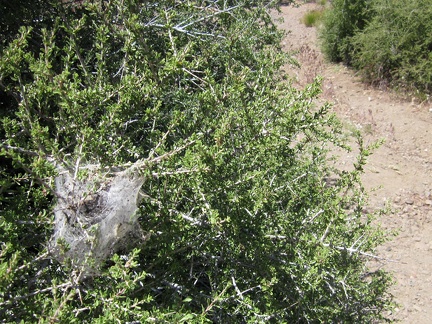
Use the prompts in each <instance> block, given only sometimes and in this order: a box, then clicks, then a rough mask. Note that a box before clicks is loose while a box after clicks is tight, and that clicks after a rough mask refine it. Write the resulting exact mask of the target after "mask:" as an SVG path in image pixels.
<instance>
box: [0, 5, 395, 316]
mask: <svg viewBox="0 0 432 324" xmlns="http://www.w3.org/2000/svg"><path fill="white" fill-rule="evenodd" d="M22 4H24V2H23V3H22ZM28 5H29V6H30V7H29V10H28V11H27V10H24V11H21V10H18V9H17V10H15V11H14V10H12V11H8V13H9V14H8V16H7V21H9V22H8V27H7V28H5V29H2V32H3V31H4V32H3V34H2V38H1V41H2V42H1V48H0V49H1V56H0V91H1V92H0V105H1V110H0V111H1V129H0V140H1V159H2V161H1V162H2V163H1V170H0V174H1V179H0V181H1V189H0V211H1V214H0V225H1V227H0V242H2V243H1V252H0V318H1V320H2V321H3V322H24V323H31V322H41V323H46V322H50V323H53V322H61V323H89V322H92V323H93V322H95V323H115V322H119V323H124V322H134V323H137V322H141V323H144V322H158V323H182V322H187V323H203V322H209V323H212V322H213V323H246V322H251V323H260V322H267V321H271V322H275V323H276V322H287V323H303V322H356V323H357V322H364V323H369V322H371V321H372V320H378V319H382V318H383V316H384V314H385V311H386V310H387V309H388V308H389V307H390V305H391V298H390V296H389V295H388V294H387V288H388V286H389V284H390V278H389V276H388V275H387V274H386V273H385V272H383V271H380V270H379V271H372V270H370V269H368V268H367V267H366V261H367V260H368V258H370V257H373V255H372V254H373V251H374V249H375V247H376V246H377V245H378V244H380V242H382V240H383V236H382V233H381V232H380V231H379V230H378V229H376V228H374V227H372V226H371V221H372V219H373V217H374V215H371V214H367V213H365V212H364V210H365V205H366V203H367V197H366V193H365V192H364V189H363V186H362V185H361V182H360V180H359V176H360V173H361V172H362V169H363V166H364V164H365V162H366V158H367V156H368V155H369V154H370V150H371V149H372V147H365V146H364V145H363V142H362V139H361V137H358V144H359V150H360V153H359V156H358V158H357V160H355V161H353V168H352V171H349V172H348V171H343V172H342V171H338V170H335V169H333V168H332V167H331V163H330V162H329V161H330V159H331V156H329V154H328V150H329V149H330V148H331V147H334V146H340V147H342V148H345V149H348V148H346V146H345V145H344V144H343V143H341V142H340V140H339V138H340V126H339V123H338V121H337V120H336V119H335V117H334V116H333V115H331V114H329V112H328V110H329V106H328V105H323V106H315V105H314V103H313V102H314V98H316V96H317V95H318V94H319V93H320V80H319V79H317V80H315V81H314V82H313V83H312V84H310V85H308V86H307V87H306V88H305V89H303V90H295V89H294V88H293V87H291V86H290V84H289V83H288V82H286V80H285V79H286V78H285V76H284V75H283V72H282V69H281V68H282V67H283V65H284V64H285V62H286V60H287V58H286V57H285V56H284V55H283V54H282V51H281V48H280V45H279V44H280V41H281V37H282V35H281V33H280V32H279V31H278V30H277V29H276V27H275V26H274V25H273V23H272V19H271V16H270V14H269V10H270V9H271V8H273V7H274V4H273V3H271V2H261V1H241V0H239V1H228V2H227V1H172V0H164V1H158V2H154V1H134V0H129V1H121V0H112V1H96V0H95V1H87V2H81V1H49V0H47V1H40V2H35V3H34V5H35V6H36V7H35V9H34V10H31V8H32V4H28ZM16 8H21V7H20V6H19V7H16ZM21 16H23V17H25V19H24V18H23V19H21ZM5 21H6V20H5ZM130 166H135V167H136V168H137V169H139V175H140V177H142V179H143V185H142V188H141V190H140V196H141V198H142V199H141V200H140V202H139V211H138V218H137V221H138V223H137V226H139V227H140V228H141V229H142V235H143V237H142V238H141V240H138V242H135V241H134V242H135V243H134V244H132V240H131V242H130V243H131V244H130V245H128V244H125V245H124V246H123V247H122V248H120V249H116V250H113V251H112V253H111V256H110V258H109V259H107V260H102V261H103V262H98V260H97V259H95V258H93V255H92V253H91V252H90V254H89V255H86V257H88V259H87V261H88V262H89V263H92V264H91V267H92V268H93V269H95V270H97V271H95V273H93V274H92V275H91V274H88V273H87V271H86V267H85V265H83V264H82V263H80V262H77V260H76V259H75V258H74V255H72V256H71V257H70V258H66V259H59V258H58V257H57V256H56V255H55V254H54V253H53V251H52V250H51V246H50V244H48V242H50V241H51V240H52V237H53V229H54V227H55V225H56V224H55V222H56V218H54V216H53V214H54V209H55V206H56V203H57V202H58V201H59V200H61V199H63V200H64V197H62V194H64V192H61V191H59V188H61V186H60V185H59V184H60V182H59V181H62V180H61V179H63V178H62V174H69V175H70V177H71V179H73V181H74V183H75V184H76V185H77V186H78V185H79V186H83V185H86V190H87V192H88V196H85V197H81V198H80V199H78V201H76V202H75V204H73V205H71V206H69V210H71V211H73V212H74V213H75V214H74V215H80V213H81V215H84V216H85V215H96V216H98V213H97V210H96V211H93V214H91V213H89V212H88V210H86V206H89V205H88V202H89V198H92V197H96V198H97V197H99V198H100V197H101V196H98V195H99V193H100V190H99V189H100V188H103V185H106V186H108V185H109V184H110V181H111V180H110V179H112V177H113V174H116V173H118V172H120V171H121V170H125V169H127V168H129V167H130ZM94 179H98V180H97V181H98V182H95V181H94ZM95 183H102V184H101V186H100V187H98V186H96V185H95ZM74 192H75V191H74V189H73V188H72V189H71V190H70V193H72V194H73V193H74ZM68 198H76V197H75V196H72V197H68ZM78 198H79V197H78ZM96 198H95V199H94V200H97V199H96ZM92 199H93V198H92ZM104 212H105V211H102V210H101V211H100V214H103V213H104ZM68 221H69V222H71V224H73V225H74V226H76V228H77V231H78V230H84V229H85V228H84V225H83V224H81V223H79V222H76V221H75V222H74V221H73V220H71V219H69V220H68ZM90 221H93V220H90ZM94 223H95V226H93V225H92V227H91V228H90V230H89V231H87V233H90V232H91V231H94V232H97V231H99V230H101V229H100V228H98V226H97V224H98V223H97V219H94ZM117 230H119V232H121V230H120V228H118V229H117ZM123 234H124V235H125V237H126V238H127V235H128V234H129V233H123ZM71 235H73V233H71ZM119 235H120V234H119ZM90 239H91V237H90V236H89V240H90ZM61 243H62V242H58V244H59V245H61ZM92 244H95V246H96V244H97V241H93V242H92ZM67 250H68V246H67V244H64V251H67Z"/></svg>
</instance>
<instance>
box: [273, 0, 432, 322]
mask: <svg viewBox="0 0 432 324" xmlns="http://www.w3.org/2000/svg"><path fill="white" fill-rule="evenodd" d="M317 7H319V6H318V5H317V4H313V3H309V4H303V5H301V6H299V7H292V6H285V7H282V13H281V15H276V16H277V17H279V18H280V17H282V18H283V19H284V21H283V22H280V23H279V25H280V27H281V28H282V29H285V30H286V31H288V32H289V34H288V35H287V37H286V39H285V41H284V48H285V50H287V51H288V52H292V53H293V55H294V57H295V58H296V59H297V60H298V61H299V62H300V63H301V68H299V69H296V68H293V67H290V68H288V69H289V73H290V74H291V75H292V76H293V77H294V79H295V84H297V85H298V86H304V85H305V84H307V83H308V82H310V81H311V80H312V79H313V78H314V77H315V76H316V75H321V76H323V78H324V80H323V94H322V98H321V99H322V100H326V101H328V102H331V103H333V109H334V111H335V112H336V113H337V115H338V116H339V117H340V118H341V119H342V120H343V121H344V124H345V125H346V127H347V129H349V128H357V129H361V131H362V133H363V135H364V136H365V142H366V143H368V142H370V143H372V142H374V141H376V140H379V139H385V143H384V144H383V145H382V146H381V147H380V148H379V149H378V150H377V151H376V152H375V154H373V155H372V156H371V157H370V158H369V163H368V165H367V167H366V174H365V175H364V177H363V180H364V184H365V186H366V187H367V188H368V189H370V190H371V193H370V197H371V206H372V207H374V208H376V207H382V206H385V205H387V204H390V206H391V212H390V213H389V214H388V215H386V216H383V217H382V218H381V219H380V220H379V221H380V222H381V224H382V226H383V227H384V228H385V229H389V230H397V231H398V233H399V234H398V235H397V236H396V237H395V238H394V239H393V240H392V241H390V242H388V243H386V244H385V245H384V246H382V247H380V248H379V250H378V251H377V253H378V255H379V256H380V257H383V258H385V259H387V260H394V261H395V262H390V261H385V262H382V263H381V264H379V265H377V264H373V265H371V266H373V267H376V266H382V267H384V268H385V269H386V270H388V271H390V272H391V273H393V275H394V277H395V280H396V282H395V285H394V286H393V287H392V289H391V293H392V294H393V295H394V297H395V301H396V302H397V303H398V304H399V305H398V307H397V308H396V309H395V310H394V311H393V313H392V314H391V315H390V316H391V318H393V319H395V320H399V321H401V323H417V324H422V323H424V324H426V323H427V324H429V323H432V186H431V184H432V178H431V175H432V159H431V158H432V138H431V135H432V105H430V104H429V105H428V104H427V103H422V104H419V103H418V102H416V100H412V101H406V100H402V99H400V98H398V97H397V96H395V95H394V94H391V93H390V92H389V91H386V90H380V89H376V88H371V87H368V86H367V85H365V84H363V83H362V82H361V81H360V80H359V78H358V77H357V76H356V75H355V73H354V72H353V71H351V70H349V69H347V68H345V67H344V66H342V65H335V64H329V63H327V62H325V61H324V59H323V56H322V54H321V53H320V51H319V45H318V40H317V30H316V28H314V27H312V28H308V27H306V26H305V25H304V24H302V23H301V19H302V17H303V16H304V14H305V13H306V12H307V11H309V10H312V9H314V8H317ZM430 109H431V110H430ZM352 158H353V156H350V155H349V154H347V155H343V156H341V157H340V161H339V163H341V164H344V163H348V161H352Z"/></svg>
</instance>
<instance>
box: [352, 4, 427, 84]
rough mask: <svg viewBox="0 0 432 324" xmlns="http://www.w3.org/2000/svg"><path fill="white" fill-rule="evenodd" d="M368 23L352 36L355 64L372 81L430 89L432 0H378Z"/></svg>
mask: <svg viewBox="0 0 432 324" xmlns="http://www.w3.org/2000/svg"><path fill="white" fill-rule="evenodd" d="M374 11H375V16H374V18H373V19H372V20H371V22H370V24H369V25H368V26H367V27H366V28H365V29H364V30H362V31H361V32H359V33H358V34H357V35H355V37H354V38H353V39H352V42H353V44H354V47H355V56H354V62H353V64H354V66H355V67H356V68H358V69H360V70H361V71H362V72H363V74H364V76H365V78H366V79H367V80H368V81H369V82H372V83H379V82H383V81H386V82H387V83H390V84H392V85H393V86H396V87H399V88H403V89H407V90H414V89H416V90H417V91H420V92H431V91H432V19H431V17H432V1H431V0H379V1H376V2H375V3H374Z"/></svg>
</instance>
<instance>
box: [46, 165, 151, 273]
mask: <svg viewBox="0 0 432 324" xmlns="http://www.w3.org/2000/svg"><path fill="white" fill-rule="evenodd" d="M88 169H89V175H88V176H86V177H84V179H77V178H76V177H75V176H74V175H73V174H71V172H70V171H68V170H66V169H63V168H61V169H60V170H59V171H60V172H59V174H58V176H57V177H56V178H55V193H56V196H57V202H56V205H55V208H54V215H55V218H54V233H53V235H52V237H51V240H50V243H49V248H50V251H51V253H52V255H53V256H54V258H55V259H57V260H58V261H59V262H60V263H64V262H65V261H66V260H70V261H71V262H72V265H74V266H76V267H79V268H80V269H81V271H83V272H84V273H85V274H86V275H87V276H88V275H95V274H97V273H98V271H97V268H98V266H100V265H101V264H102V263H103V261H105V260H106V259H107V258H108V257H110V256H111V255H112V254H113V253H115V252H117V251H119V250H122V249H125V248H128V247H131V246H133V245H136V243H137V242H138V241H140V240H142V239H144V235H143V232H142V230H141V228H140V226H139V224H138V215H137V211H138V205H139V196H140V193H139V191H140V188H141V187H142V185H143V183H144V178H143V177H142V176H140V175H139V173H138V172H137V171H136V169H134V168H133V167H130V168H128V169H126V170H123V171H117V172H114V173H111V174H105V175H104V174H103V173H102V172H100V170H97V169H96V171H95V172H93V170H92V168H88Z"/></svg>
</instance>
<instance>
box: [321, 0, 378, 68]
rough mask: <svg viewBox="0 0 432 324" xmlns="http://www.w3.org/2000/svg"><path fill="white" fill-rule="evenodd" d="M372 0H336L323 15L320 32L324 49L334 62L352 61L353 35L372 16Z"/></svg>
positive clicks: (362, 27) (348, 62) (347, 62)
mask: <svg viewBox="0 0 432 324" xmlns="http://www.w3.org/2000/svg"><path fill="white" fill-rule="evenodd" d="M373 2H374V1H370V0H334V1H332V2H331V7H330V8H328V9H327V10H326V11H325V13H324V17H323V29H322V30H321V32H320V39H321V42H322V50H323V53H324V54H325V55H326V57H327V58H328V59H329V60H330V61H332V62H344V63H346V64H350V63H351V61H352V56H353V51H354V45H353V40H352V37H353V36H354V35H356V34H357V33H358V32H359V31H361V30H363V29H364V28H365V27H366V25H367V23H368V20H369V19H370V18H371V15H372V12H371V10H370V9H371V6H372V4H373Z"/></svg>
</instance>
